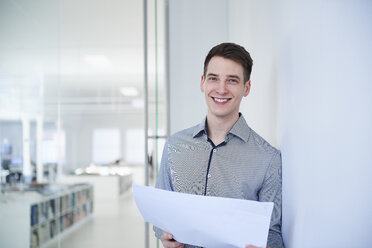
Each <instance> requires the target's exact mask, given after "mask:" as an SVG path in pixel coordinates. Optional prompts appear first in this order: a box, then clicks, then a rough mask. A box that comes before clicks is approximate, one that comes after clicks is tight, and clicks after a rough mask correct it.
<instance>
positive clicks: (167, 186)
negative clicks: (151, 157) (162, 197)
mask: <svg viewBox="0 0 372 248" xmlns="http://www.w3.org/2000/svg"><path fill="white" fill-rule="evenodd" d="M168 147H169V144H168V141H167V142H166V143H165V145H164V149H163V155H162V157H161V163H160V169H159V174H158V178H157V179H156V184H155V188H158V189H164V190H169V191H173V186H172V175H171V172H170V168H169V165H168ZM153 230H154V232H155V236H156V237H157V238H158V239H160V238H161V236H162V235H163V230H161V229H160V228H158V227H156V226H154V227H153Z"/></svg>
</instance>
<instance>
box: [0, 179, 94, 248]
mask: <svg viewBox="0 0 372 248" xmlns="http://www.w3.org/2000/svg"><path fill="white" fill-rule="evenodd" d="M59 187H60V188H61V190H58V191H57V192H56V193H55V194H52V195H48V196H41V197H28V196H27V195H28V194H27V192H25V193H24V194H23V197H22V195H18V196H15V195H14V194H13V195H12V197H11V198H9V199H8V200H5V201H4V200H2V202H1V205H0V207H1V211H0V217H5V216H6V218H5V219H6V220H5V221H2V222H1V223H0V240H2V244H3V243H4V245H5V246H4V247H32V248H33V247H35V248H36V247H43V246H45V244H46V243H49V242H51V241H52V240H53V239H55V238H56V237H57V236H58V235H61V234H63V233H64V232H65V231H66V230H68V229H70V227H71V226H73V225H75V224H76V223H78V222H80V221H81V220H83V219H86V218H87V217H89V216H90V215H91V214H92V213H93V186H92V185H90V184H75V185H59ZM20 194H21V193H20ZM10 199H11V200H10ZM1 215H4V216H1ZM2 219H3V218H2ZM7 233H11V235H7Z"/></svg>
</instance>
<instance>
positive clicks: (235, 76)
mask: <svg viewBox="0 0 372 248" xmlns="http://www.w3.org/2000/svg"><path fill="white" fill-rule="evenodd" d="M210 76H213V77H219V75H218V74H215V73H208V74H207V77H210ZM227 77H228V78H236V79H238V80H240V77H239V76H238V75H227Z"/></svg>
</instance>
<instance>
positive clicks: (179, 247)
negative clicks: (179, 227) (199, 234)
mask: <svg viewBox="0 0 372 248" xmlns="http://www.w3.org/2000/svg"><path fill="white" fill-rule="evenodd" d="M161 242H162V243H163V246H164V248H183V246H184V244H181V243H179V242H177V241H175V240H174V239H173V235H172V234H170V233H168V232H163V235H161Z"/></svg>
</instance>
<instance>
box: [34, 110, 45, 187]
mask: <svg viewBox="0 0 372 248" xmlns="http://www.w3.org/2000/svg"><path fill="white" fill-rule="evenodd" d="M42 158H43V118H42V117H38V118H37V120H36V180H37V182H39V183H41V182H43V172H44V168H43V161H42Z"/></svg>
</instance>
